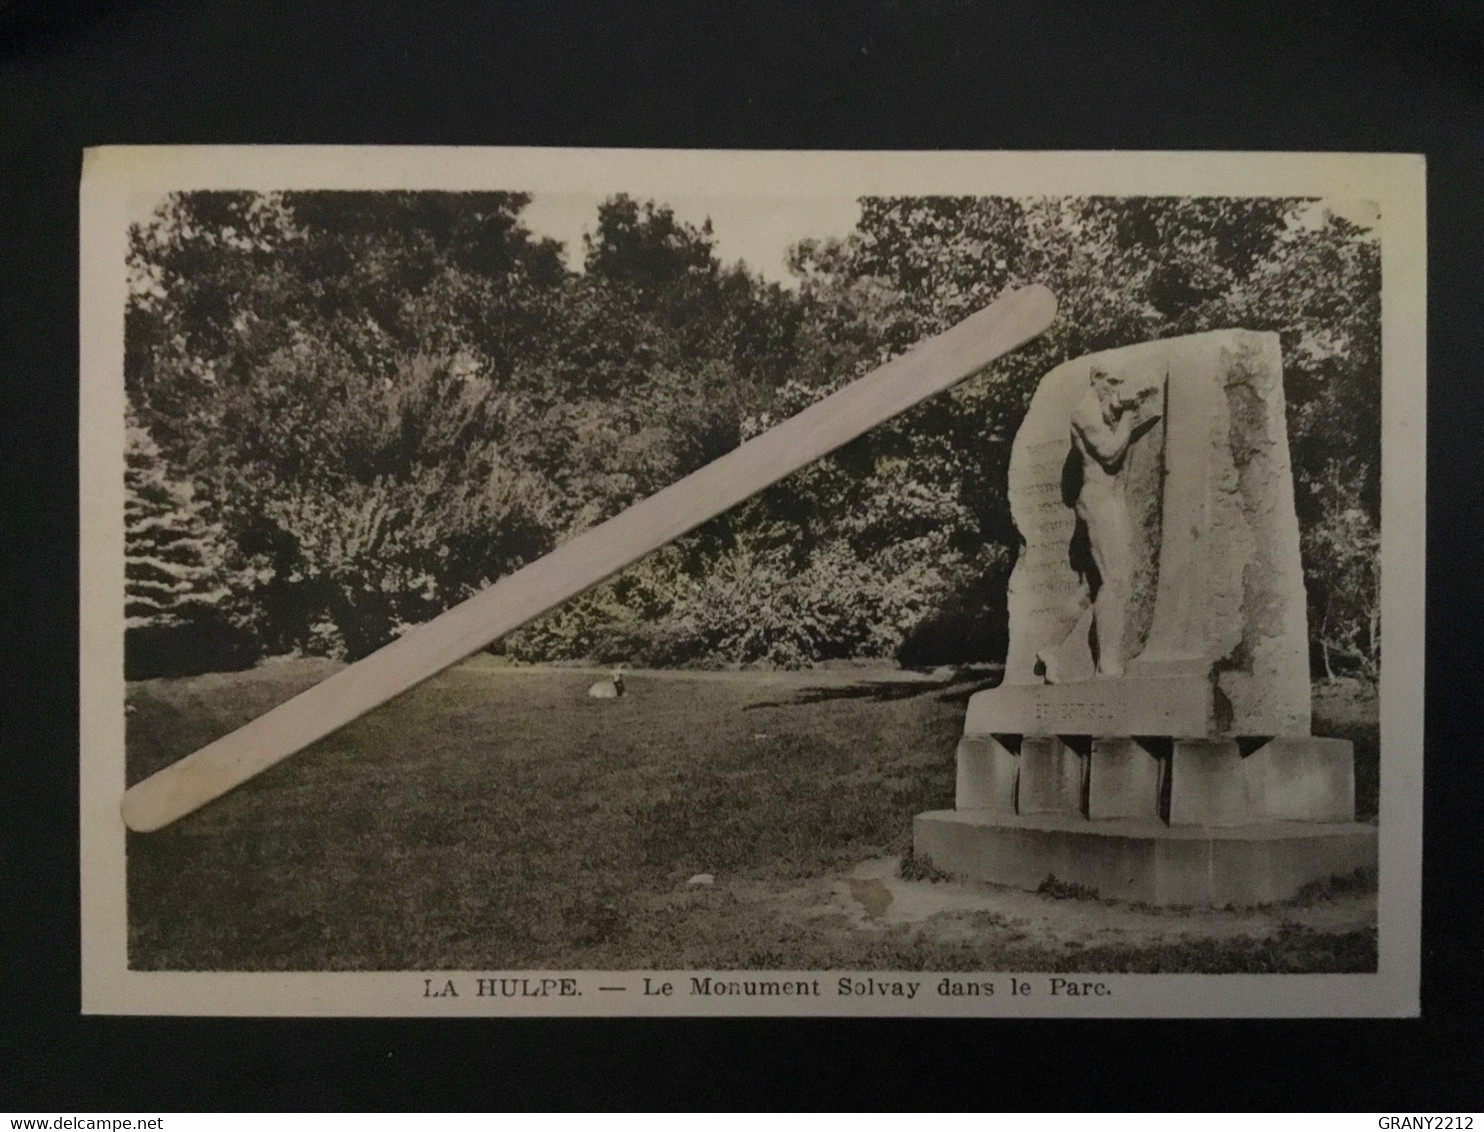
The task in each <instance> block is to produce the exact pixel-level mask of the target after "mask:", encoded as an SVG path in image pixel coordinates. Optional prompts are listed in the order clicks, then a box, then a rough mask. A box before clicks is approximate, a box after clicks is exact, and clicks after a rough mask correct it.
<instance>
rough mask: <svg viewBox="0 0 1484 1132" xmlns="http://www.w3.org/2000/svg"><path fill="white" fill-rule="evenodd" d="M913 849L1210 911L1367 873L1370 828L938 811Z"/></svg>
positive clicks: (1005, 875)
mask: <svg viewBox="0 0 1484 1132" xmlns="http://www.w3.org/2000/svg"><path fill="white" fill-rule="evenodd" d="M912 846H913V852H914V853H915V854H916V855H918V856H919V857H922V856H927V857H930V858H931V859H932V862H933V865H934V867H935V868H939V869H942V870H943V871H944V872H947V873H952V874H954V875H957V876H963V877H970V878H972V879H974V880H982V881H989V882H990V883H993V884H1004V885H1010V886H1013V887H1016V888H1025V889H1031V890H1034V889H1036V888H1038V887H1040V885H1041V884H1043V883H1044V882H1045V881H1046V879H1047V878H1048V877H1055V878H1056V879H1057V880H1058V881H1061V882H1063V883H1071V884H1078V885H1083V886H1086V887H1088V888H1091V889H1094V890H1096V892H1097V894H1098V895H1099V896H1100V897H1104V898H1109V899H1115V900H1127V901H1138V902H1142V903H1145V904H1164V905H1169V904H1189V905H1194V906H1197V907H1215V908H1221V907H1225V906H1226V905H1228V904H1233V905H1237V906H1243V905H1253V904H1269V903H1273V902H1275V901H1280V900H1287V899H1289V898H1291V897H1293V896H1295V895H1297V893H1298V892H1299V890H1300V889H1301V888H1303V887H1304V885H1306V884H1310V883H1312V882H1314V881H1323V880H1327V879H1328V878H1330V877H1332V876H1343V875H1346V874H1348V873H1353V872H1354V871H1355V870H1357V869H1374V868H1375V867H1376V828H1375V826H1371V825H1364V824H1362V823H1359V822H1323V823H1314V822H1294V821H1263V822H1253V823H1249V824H1247V825H1239V826H1228V827H1209V828H1208V827H1202V826H1172V825H1166V824H1165V823H1164V822H1162V821H1160V820H1158V819H1148V818H1143V819H1141V818H1108V819H1103V820H1099V821H1089V820H1087V819H1085V818H1082V817H1079V816H1074V815H1066V814H1025V815H1021V814H1004V813H994V812H991V811H987V810H937V811H933V812H930V813H925V814H918V815H917V818H916V819H915V821H914V822H913V826H912Z"/></svg>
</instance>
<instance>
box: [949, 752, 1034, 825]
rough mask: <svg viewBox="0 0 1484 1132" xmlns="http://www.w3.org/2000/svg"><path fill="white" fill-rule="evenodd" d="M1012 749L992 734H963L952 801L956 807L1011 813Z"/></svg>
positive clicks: (1013, 766)
mask: <svg viewBox="0 0 1484 1132" xmlns="http://www.w3.org/2000/svg"><path fill="white" fill-rule="evenodd" d="M1018 763H1019V760H1018V759H1017V758H1016V755H1015V752H1013V751H1011V750H1010V749H1009V748H1007V747H1006V746H1005V745H1004V744H1003V743H1001V742H1000V741H999V740H998V739H996V738H995V737H994V736H992V735H966V736H964V738H963V739H961V740H959V744H958V778H957V782H956V784H955V790H954V796H953V799H954V800H953V804H954V805H955V806H956V807H957V808H958V809H960V810H993V811H995V812H996V813H1002V814H1013V813H1014V812H1015V773H1016V770H1017V767H1018Z"/></svg>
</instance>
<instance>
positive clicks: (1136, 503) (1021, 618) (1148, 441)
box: [970, 330, 1310, 735]
mask: <svg viewBox="0 0 1484 1132" xmlns="http://www.w3.org/2000/svg"><path fill="white" fill-rule="evenodd" d="M1094 366H1096V367H1099V368H1101V369H1103V370H1105V371H1108V372H1115V373H1119V374H1121V375H1123V376H1124V378H1125V379H1126V380H1127V381H1128V382H1129V383H1130V384H1131V385H1148V384H1150V383H1151V382H1156V381H1159V380H1160V379H1161V376H1162V378H1163V388H1164V399H1163V406H1162V408H1163V414H1162V417H1161V420H1160V421H1159V422H1157V423H1156V424H1155V425H1154V426H1153V427H1152V428H1150V429H1149V430H1148V432H1146V433H1145V434H1144V435H1142V436H1141V437H1140V438H1139V439H1138V440H1137V441H1135V442H1134V443H1133V444H1131V446H1130V448H1129V452H1128V455H1127V457H1126V460H1125V468H1124V471H1123V473H1121V474H1122V475H1123V476H1124V487H1125V493H1126V498H1127V501H1128V506H1129V511H1130V516H1131V519H1132V520H1133V524H1134V527H1135V541H1136V556H1137V558H1138V559H1139V567H1138V570H1137V572H1136V576H1135V581H1134V586H1133V596H1132V598H1131V599H1130V603H1129V611H1128V618H1127V624H1126V628H1125V633H1124V647H1125V651H1126V654H1127V655H1128V656H1129V657H1130V658H1132V659H1131V660H1130V663H1129V665H1128V671H1127V675H1126V676H1125V677H1121V678H1111V679H1108V680H1106V681H1104V680H1098V681H1096V682H1097V683H1104V682H1106V683H1109V684H1117V683H1119V682H1120V681H1121V680H1131V679H1133V678H1136V677H1142V678H1155V677H1172V676H1173V677H1179V676H1185V677H1194V678H1196V679H1200V680H1204V681H1206V682H1207V683H1208V684H1209V685H1210V687H1211V696H1210V700H1209V703H1208V704H1206V705H1205V706H1204V710H1205V713H1206V714H1205V717H1204V718H1203V719H1202V720H1201V721H1200V726H1199V727H1190V726H1183V727H1181V728H1179V729H1178V730H1176V731H1173V732H1171V733H1175V734H1186V735H1216V734H1240V735H1281V734H1290V735H1292V734H1306V733H1307V732H1308V731H1309V726H1310V710H1309V681H1308V629H1307V624H1306V609H1305V599H1304V586H1303V574H1302V568H1301V564H1300V561H1299V544H1298V521H1297V517H1296V515H1295V513H1294V505H1293V482H1292V471H1291V467H1290V462H1289V455H1288V439H1287V425H1286V421H1285V416H1284V403H1283V386H1282V359H1281V356H1280V353H1279V347H1278V339H1277V336H1276V335H1274V334H1269V333H1258V332H1253V331H1244V330H1222V331H1213V332H1210V333H1207V334H1197V335H1190V336H1187V337H1183V338H1171V339H1165V340H1162V341H1157V342H1147V343H1142V344H1140V345H1136V346H1129V347H1124V348H1122V349H1117V350H1107V351H1104V352H1102V353H1098V354H1092V355H1088V356H1086V357H1082V358H1078V359H1076V360H1074V361H1071V362H1067V363H1064V364H1063V365H1061V366H1058V367H1057V368H1056V369H1054V370H1052V371H1051V372H1050V373H1049V374H1047V375H1046V377H1045V378H1043V379H1042V381H1041V383H1040V385H1039V387H1038V388H1037V391H1036V394H1035V396H1034V398H1033V399H1032V401H1031V405H1030V409H1029V411H1028V412H1027V414H1026V417H1025V421H1024V423H1023V424H1022V425H1021V428H1020V430H1019V432H1017V434H1016V437H1015V442H1014V447H1013V449H1012V454H1011V460H1010V472H1009V480H1010V482H1009V490H1010V502H1011V510H1012V513H1013V515H1014V518H1015V522H1016V526H1017V528H1018V529H1019V530H1020V533H1021V535H1022V536H1023V538H1024V540H1025V542H1024V546H1023V547H1022V550H1021V553H1020V557H1019V559H1018V560H1017V563H1016V566H1015V569H1014V572H1013V573H1012V575H1011V580H1010V591H1009V615H1010V650H1009V654H1008V656H1007V659H1006V668H1005V680H1004V685H1003V686H1002V687H1001V688H999V689H992V690H990V691H988V692H982V693H980V694H979V696H980V697H983V698H984V699H983V701H982V710H981V711H980V712H979V713H978V715H979V716H980V717H986V716H987V717H991V721H990V724H989V726H988V727H987V728H986V730H993V731H1011V730H1016V729H1017V728H1015V727H1013V726H1011V725H1010V724H1009V723H1005V722H1000V721H999V719H998V713H997V711H996V705H997V703H998V702H999V701H1001V700H1003V701H1005V703H1006V705H1007V706H1009V704H1010V703H1011V699H1010V697H1012V696H1016V695H1022V696H1023V695H1024V693H1015V692H1013V691H1012V689H1014V688H1017V687H1032V688H1042V689H1044V688H1046V687H1048V685H1047V684H1046V680H1045V675H1044V671H1045V670H1044V666H1041V665H1040V664H1039V663H1038V659H1037V658H1038V655H1041V654H1055V655H1056V656H1058V658H1060V663H1059V664H1058V668H1059V671H1058V674H1057V677H1058V680H1059V681H1061V682H1062V683H1059V684H1058V685H1056V686H1057V687H1072V686H1076V684H1078V683H1081V684H1083V685H1086V684H1088V683H1092V682H1094V681H1091V680H1090V679H1088V678H1089V677H1091V674H1092V671H1093V664H1092V651H1091V644H1090V641H1089V640H1088V634H1089V632H1090V629H1091V616H1090V612H1089V600H1090V594H1089V587H1088V582H1087V578H1088V574H1089V569H1090V564H1089V556H1088V553H1087V548H1086V536H1085V531H1081V530H1079V521H1078V519H1077V516H1076V513H1075V511H1074V504H1075V502H1076V493H1075V485H1074V484H1073V483H1072V482H1071V480H1072V478H1073V476H1074V475H1075V470H1076V468H1077V467H1078V466H1080V465H1079V464H1078V461H1077V459H1076V457H1075V455H1074V453H1073V452H1072V446H1071V440H1070V426H1069V420H1070V416H1071V413H1072V411H1073V409H1074V408H1075V407H1076V405H1077V403H1078V402H1079V400H1080V399H1081V398H1082V397H1083V396H1085V394H1086V392H1087V389H1088V380H1089V374H1090V372H1091V370H1092V368H1093V367H1094ZM978 698H979V697H976V699H978ZM1015 702H1016V703H1018V702H1019V701H1015ZM970 714H971V716H974V715H975V714H976V713H975V712H973V711H972V710H971V713H970ZM1042 727H1043V729H1044V730H1045V731H1047V732H1052V733H1058V732H1059V733H1072V732H1073V729H1072V728H1069V727H1064V726H1058V725H1057V724H1056V722H1054V721H1046V722H1043V724H1042ZM1104 733H1108V732H1106V731H1105V732H1104ZM1125 733H1126V732H1125Z"/></svg>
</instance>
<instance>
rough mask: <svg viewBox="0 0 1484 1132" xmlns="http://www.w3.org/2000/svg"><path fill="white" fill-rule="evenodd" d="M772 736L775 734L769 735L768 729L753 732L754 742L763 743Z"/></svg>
mask: <svg viewBox="0 0 1484 1132" xmlns="http://www.w3.org/2000/svg"><path fill="white" fill-rule="evenodd" d="M771 738H773V736H771V735H769V734H768V733H767V732H766V731H756V732H754V733H753V736H752V740H753V742H754V743H761V742H762V741H763V740H764V739H771Z"/></svg>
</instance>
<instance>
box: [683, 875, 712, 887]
mask: <svg viewBox="0 0 1484 1132" xmlns="http://www.w3.org/2000/svg"><path fill="white" fill-rule="evenodd" d="M685 883H686V884H694V885H702V886H704V885H708V884H715V883H716V878H715V877H714V876H712V875H711V874H710V873H697V874H696V875H695V876H693V877H691V878H690V880H688V881H686V882H685Z"/></svg>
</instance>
